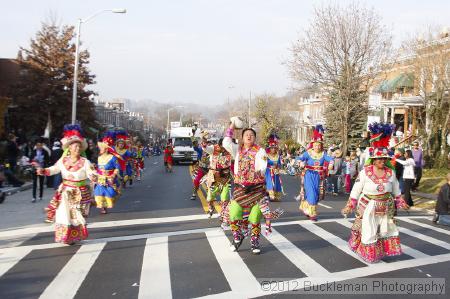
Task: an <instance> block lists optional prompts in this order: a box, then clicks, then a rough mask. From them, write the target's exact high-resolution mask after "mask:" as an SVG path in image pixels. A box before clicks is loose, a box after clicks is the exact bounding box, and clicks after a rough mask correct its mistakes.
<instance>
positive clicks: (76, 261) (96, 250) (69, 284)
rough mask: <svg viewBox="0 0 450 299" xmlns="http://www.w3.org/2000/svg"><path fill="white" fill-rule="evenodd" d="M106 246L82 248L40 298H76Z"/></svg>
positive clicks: (102, 244)
mask: <svg viewBox="0 0 450 299" xmlns="http://www.w3.org/2000/svg"><path fill="white" fill-rule="evenodd" d="M105 245H106V243H97V244H88V245H83V246H81V248H80V249H79V250H78V251H77V252H76V253H75V254H74V255H73V256H72V258H71V259H70V260H69V261H68V262H67V264H66V265H65V266H64V268H62V270H61V271H60V272H59V273H58V275H57V276H56V277H55V279H53V281H52V282H51V283H50V284H49V285H48V286H47V288H46V289H45V291H44V292H43V293H42V294H41V296H40V297H39V298H40V299H46V298H48V299H53V298H73V297H75V295H76V293H77V291H78V289H79V288H80V286H81V284H82V283H83V281H84V279H85V278H86V276H87V274H88V273H89V270H90V269H91V267H92V265H93V264H94V263H95V261H96V260H97V258H98V256H99V255H100V253H101V251H102V250H103V248H104V247H105Z"/></svg>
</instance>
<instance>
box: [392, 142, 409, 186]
mask: <svg viewBox="0 0 450 299" xmlns="http://www.w3.org/2000/svg"><path fill="white" fill-rule="evenodd" d="M404 154H405V150H404V149H397V150H395V153H394V157H395V160H402V161H405V160H406V159H405V155H404ZM403 170H404V169H403V165H402V164H401V163H395V176H396V177H397V180H398V184H399V186H400V190H401V191H402V194H403V193H404V184H405V182H404V181H403Z"/></svg>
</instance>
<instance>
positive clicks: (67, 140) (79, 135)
mask: <svg viewBox="0 0 450 299" xmlns="http://www.w3.org/2000/svg"><path fill="white" fill-rule="evenodd" d="M74 142H79V143H80V144H81V151H85V150H86V149H87V147H88V144H87V142H86V139H85V138H84V136H83V130H82V129H81V127H80V126H79V125H65V126H64V129H63V138H62V139H61V143H62V148H63V149H64V150H66V149H67V148H69V145H71V144H72V143H74Z"/></svg>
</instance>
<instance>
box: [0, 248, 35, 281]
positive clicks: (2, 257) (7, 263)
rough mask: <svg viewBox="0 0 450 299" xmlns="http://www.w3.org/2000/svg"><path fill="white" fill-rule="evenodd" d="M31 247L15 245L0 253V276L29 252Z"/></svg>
mask: <svg viewBox="0 0 450 299" xmlns="http://www.w3.org/2000/svg"><path fill="white" fill-rule="evenodd" d="M31 250H32V249H31V248H21V247H16V248H14V250H8V251H6V252H4V253H0V277H2V276H3V274H5V273H6V272H8V270H9V269H11V268H12V267H14V265H15V264H17V263H18V262H19V261H20V260H21V259H23V258H24V257H25V256H26V255H27V254H29V253H30V252H31Z"/></svg>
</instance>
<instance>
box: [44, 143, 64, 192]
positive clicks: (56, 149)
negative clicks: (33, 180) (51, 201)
mask: <svg viewBox="0 0 450 299" xmlns="http://www.w3.org/2000/svg"><path fill="white" fill-rule="evenodd" d="M62 155H63V150H62V148H61V142H59V141H55V142H54V143H53V147H52V154H51V156H50V165H55V164H56V162H58V160H59V159H60V158H61V156H62ZM49 178H50V177H47V180H48V179H49ZM51 178H52V179H53V180H52V187H53V189H55V190H56V189H58V187H59V185H60V184H61V181H62V177H61V173H58V174H55V175H53V176H51Z"/></svg>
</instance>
